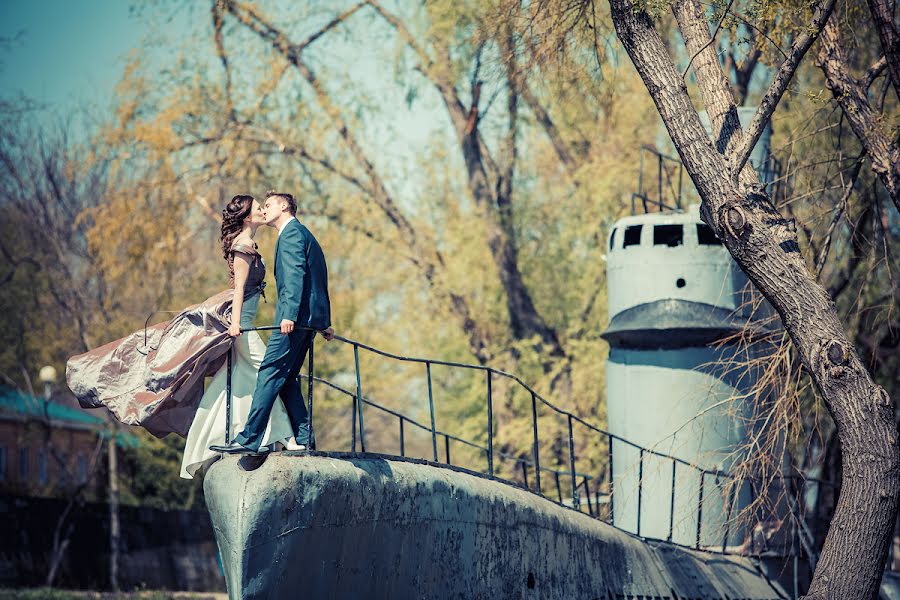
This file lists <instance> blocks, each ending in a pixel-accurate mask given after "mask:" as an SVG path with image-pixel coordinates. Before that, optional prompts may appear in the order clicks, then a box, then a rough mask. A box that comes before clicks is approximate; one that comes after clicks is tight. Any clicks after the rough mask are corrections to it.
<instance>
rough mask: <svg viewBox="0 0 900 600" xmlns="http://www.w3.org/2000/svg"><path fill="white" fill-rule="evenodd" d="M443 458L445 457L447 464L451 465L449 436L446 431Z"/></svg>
mask: <svg viewBox="0 0 900 600" xmlns="http://www.w3.org/2000/svg"><path fill="white" fill-rule="evenodd" d="M444 458H446V459H447V460H446V462H447V464H448V465H452V464H453V463H452V462H450V436H449V435H447V434H446V433H445V434H444Z"/></svg>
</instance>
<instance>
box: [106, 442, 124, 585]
mask: <svg viewBox="0 0 900 600" xmlns="http://www.w3.org/2000/svg"><path fill="white" fill-rule="evenodd" d="M116 429H117V428H116V427H115V426H113V427H112V429H111V431H110V438H109V444H108V446H107V458H108V461H109V587H110V589H111V590H112V591H114V592H118V591H119V542H120V539H121V534H120V532H119V466H118V461H117V457H116Z"/></svg>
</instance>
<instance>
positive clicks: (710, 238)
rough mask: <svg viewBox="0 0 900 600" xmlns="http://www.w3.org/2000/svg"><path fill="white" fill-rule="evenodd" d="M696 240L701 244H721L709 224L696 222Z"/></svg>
mask: <svg viewBox="0 0 900 600" xmlns="http://www.w3.org/2000/svg"><path fill="white" fill-rule="evenodd" d="M697 242H698V243H699V244H700V245H701V246H721V245H722V242H721V241H720V240H719V238H717V237H716V234H715V233H713V230H712V228H711V227H710V226H709V225H705V224H703V223H697Z"/></svg>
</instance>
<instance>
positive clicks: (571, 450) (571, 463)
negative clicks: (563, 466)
mask: <svg viewBox="0 0 900 600" xmlns="http://www.w3.org/2000/svg"><path fill="white" fill-rule="evenodd" d="M569 472H570V473H571V475H572V507H573V508H578V504H579V502H578V493H577V490H576V489H575V488H576V486H575V440H574V439H573V438H572V415H571V414H570V415H569Z"/></svg>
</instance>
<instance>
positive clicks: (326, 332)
mask: <svg viewBox="0 0 900 600" xmlns="http://www.w3.org/2000/svg"><path fill="white" fill-rule="evenodd" d="M319 333H321V334H322V337H323V338H325V339H326V340H327V341H329V342H330V341H331V340H333V339H334V327H329V328H328V329H323V330H322V331H320V332H319Z"/></svg>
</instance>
